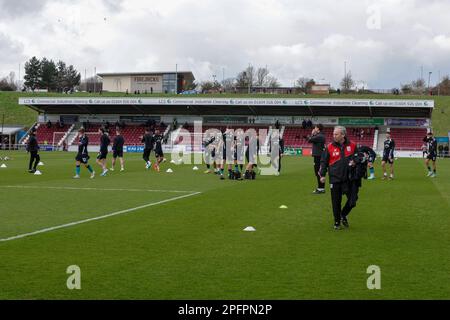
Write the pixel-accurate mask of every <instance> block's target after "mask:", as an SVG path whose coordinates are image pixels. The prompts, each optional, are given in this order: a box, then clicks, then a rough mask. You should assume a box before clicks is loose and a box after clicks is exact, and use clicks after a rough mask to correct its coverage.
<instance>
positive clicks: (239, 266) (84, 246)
mask: <svg viewBox="0 0 450 320" xmlns="http://www.w3.org/2000/svg"><path fill="white" fill-rule="evenodd" d="M5 155H9V156H11V157H13V160H10V161H7V162H5V163H6V164H7V166H8V167H7V168H6V169H0V239H7V238H10V237H14V236H17V235H20V234H26V233H31V232H34V231H37V230H41V229H45V228H49V227H55V226H60V225H64V224H67V223H70V222H76V221H82V220H86V219H92V218H95V217H100V216H103V215H107V214H111V213H115V212H120V211H123V210H127V209H132V208H136V207H140V206H145V205H148V206H147V207H143V208H141V209H137V210H135V211H130V212H124V213H122V214H118V215H115V216H110V217H108V218H105V219H101V220H93V221H89V222H86V223H82V224H77V225H73V226H70V227H67V228H62V229H56V230H51V231H48V232H45V233H40V234H35V235H32V236H29V237H25V238H18V239H13V240H9V241H0V257H1V259H0V299H449V298H450V281H449V280H450V260H449V258H448V257H449V252H450V232H449V230H450V160H448V159H447V160H438V177H437V178H436V179H434V180H432V179H430V178H427V177H425V174H426V171H425V167H424V164H423V162H422V159H399V160H398V161H397V162H396V180H394V181H382V180H380V179H376V180H374V181H364V186H363V188H362V189H361V192H360V201H359V202H358V206H357V207H356V208H355V209H354V211H353V212H352V213H351V215H350V219H349V221H350V229H348V230H340V231H334V230H333V229H332V223H333V221H332V220H333V219H332V214H331V205H330V195H329V193H328V187H327V194H326V195H319V196H317V195H312V194H311V192H312V191H313V189H314V177H313V173H312V159H311V158H297V157H286V158H284V160H283V161H284V171H283V173H282V175H281V176H279V177H273V176H258V177H257V180H255V181H228V180H226V181H220V180H219V179H218V177H217V176H215V175H206V174H204V173H203V169H204V168H203V167H201V168H200V169H201V170H199V171H193V170H192V167H193V165H182V166H174V165H171V164H169V163H168V162H166V163H164V164H163V166H162V168H163V170H162V172H160V173H157V172H155V171H150V172H147V171H145V169H144V168H143V167H144V162H143V161H142V160H141V158H140V155H138V154H132V155H130V154H127V155H126V160H127V163H126V171H125V172H123V173H120V172H117V171H115V172H113V173H111V174H110V175H109V176H107V177H96V178H95V179H94V180H91V179H89V176H88V172H87V170H85V169H82V178H81V179H80V180H73V179H72V176H73V175H74V160H73V157H74V154H72V153H57V152H55V153H41V157H42V161H43V162H44V163H45V166H43V167H40V169H41V171H42V172H43V175H42V176H34V175H30V174H28V173H26V168H27V161H28V160H27V155H26V154H25V153H23V152H20V153H19V152H11V153H2V154H1V156H5ZM91 162H92V163H93V161H91ZM94 167H95V169H96V171H97V172H98V171H99V167H98V166H97V165H94ZM168 167H171V168H172V169H173V170H174V173H173V174H167V173H165V170H166V169H167V168H168ZM376 174H377V175H378V177H380V164H379V159H378V160H377V165H376ZM117 189H127V190H126V191H125V190H122V191H119V190H117ZM150 190H153V191H150ZM193 192H200V193H199V194H194V193H193ZM181 197H182V198H181ZM280 205H286V206H288V209H284V210H283V209H279V206H280ZM247 226H253V227H255V228H256V230H257V231H256V232H244V231H243V229H244V228H245V227H247ZM70 265H78V266H79V267H80V268H81V286H82V289H81V290H73V291H71V290H68V289H67V287H66V281H67V277H68V276H69V275H67V274H66V269H67V267H68V266H70ZM370 265H377V266H379V267H380V268H381V286H382V288H381V290H368V289H367V286H366V281H367V278H368V276H369V275H368V274H367V273H366V270H367V267H368V266H370Z"/></svg>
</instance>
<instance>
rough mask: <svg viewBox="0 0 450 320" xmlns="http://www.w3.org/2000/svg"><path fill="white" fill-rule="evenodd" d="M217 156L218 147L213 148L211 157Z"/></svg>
mask: <svg viewBox="0 0 450 320" xmlns="http://www.w3.org/2000/svg"><path fill="white" fill-rule="evenodd" d="M215 157H216V149H212V150H211V158H213V159H214V158H215Z"/></svg>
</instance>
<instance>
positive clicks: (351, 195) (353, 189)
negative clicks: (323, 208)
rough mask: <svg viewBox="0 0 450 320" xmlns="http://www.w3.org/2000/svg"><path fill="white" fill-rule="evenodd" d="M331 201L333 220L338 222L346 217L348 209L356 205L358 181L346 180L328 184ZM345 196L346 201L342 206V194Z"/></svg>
mask: <svg viewBox="0 0 450 320" xmlns="http://www.w3.org/2000/svg"><path fill="white" fill-rule="evenodd" d="M330 191H331V203H332V206H333V215H334V222H335V223H340V222H341V219H342V218H346V217H347V216H348V215H349V213H350V211H351V210H352V209H353V208H354V207H356V201H358V191H359V184H358V181H348V182H340V183H333V184H330ZM344 194H345V195H346V196H347V202H346V203H345V205H344V207H343V208H342V196H343V195H344Z"/></svg>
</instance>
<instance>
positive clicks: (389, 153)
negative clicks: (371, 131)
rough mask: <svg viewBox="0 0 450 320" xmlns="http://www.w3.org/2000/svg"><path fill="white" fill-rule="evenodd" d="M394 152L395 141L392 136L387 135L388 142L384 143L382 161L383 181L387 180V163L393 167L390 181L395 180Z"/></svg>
mask: <svg viewBox="0 0 450 320" xmlns="http://www.w3.org/2000/svg"><path fill="white" fill-rule="evenodd" d="M394 151H395V141H394V140H393V139H391V134H390V133H389V132H388V133H386V140H385V141H384V150H383V159H382V161H381V167H382V168H383V180H386V179H387V173H386V163H389V165H390V167H391V175H390V176H389V180H392V179H394Z"/></svg>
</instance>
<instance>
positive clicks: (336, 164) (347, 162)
mask: <svg viewBox="0 0 450 320" xmlns="http://www.w3.org/2000/svg"><path fill="white" fill-rule="evenodd" d="M333 140H334V141H333V142H332V143H330V144H328V146H327V148H326V149H325V151H324V152H323V154H322V159H321V163H320V170H319V175H320V177H321V178H320V180H321V182H322V183H325V175H326V174H327V171H328V174H329V176H330V192H331V203H332V207H333V215H334V229H335V230H339V229H341V223H342V224H343V225H344V227H348V220H347V216H348V214H349V213H350V211H351V210H352V209H353V208H354V207H355V206H356V201H357V200H358V190H359V187H360V186H361V178H362V176H363V174H361V173H362V172H363V171H360V169H361V168H363V166H367V163H365V162H364V161H365V160H364V157H362V158H361V159H358V156H357V155H358V154H357V149H356V144H355V143H354V142H351V141H349V140H348V139H347V131H346V129H345V127H341V126H337V127H335V128H334V132H333ZM365 170H366V172H367V168H365ZM343 194H345V195H346V196H347V202H346V203H345V206H344V208H341V202H342V195H343Z"/></svg>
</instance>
